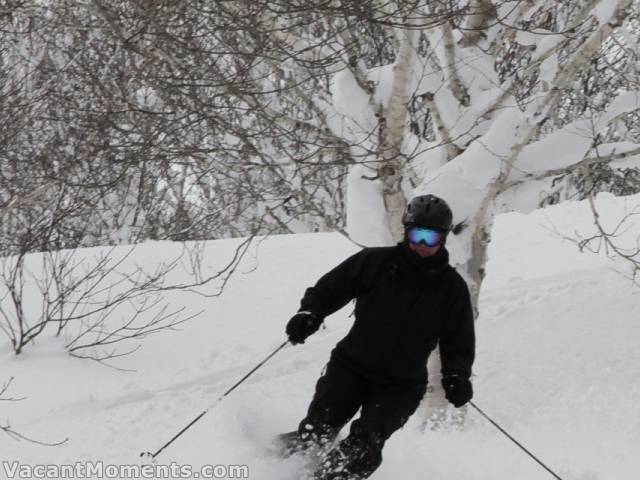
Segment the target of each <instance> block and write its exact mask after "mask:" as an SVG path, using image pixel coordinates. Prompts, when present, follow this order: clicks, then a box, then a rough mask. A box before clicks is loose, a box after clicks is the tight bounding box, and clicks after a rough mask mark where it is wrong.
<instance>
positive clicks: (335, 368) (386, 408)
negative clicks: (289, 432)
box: [298, 358, 426, 480]
mask: <svg viewBox="0 0 640 480" xmlns="http://www.w3.org/2000/svg"><path fill="white" fill-rule="evenodd" d="M425 391H426V384H423V385H419V384H418V385H407V384H392V383H380V382H376V381H372V380H370V379H368V378H367V377H364V376H362V375H360V374H359V373H357V372H355V371H354V370H353V369H351V368H350V367H349V366H347V365H344V364H343V363H341V362H340V361H339V360H337V359H335V358H332V359H331V360H330V361H329V363H328V364H327V366H326V370H325V372H324V374H323V375H322V376H321V377H320V378H319V379H318V382H317V383H316V389H315V394H314V396H313V400H312V401H311V404H310V405H309V410H308V412H307V416H306V417H305V418H304V420H302V422H300V425H299V427H298V433H299V435H300V436H301V438H302V439H303V440H305V441H313V442H314V443H320V444H321V443H325V442H326V441H331V440H333V439H334V438H335V436H336V435H337V434H338V432H339V431H340V429H341V428H342V427H343V426H344V425H346V424H347V422H349V420H351V418H352V417H353V416H354V415H355V414H356V413H357V412H358V410H360V409H361V412H360V416H359V418H357V419H356V420H354V421H353V422H352V423H351V426H350V431H349V435H348V436H347V438H345V439H344V440H342V441H341V442H340V443H338V444H337V445H336V446H335V447H334V448H333V449H332V450H331V451H329V452H328V453H327V454H326V455H325V457H324V459H323V461H322V463H321V464H320V467H319V469H318V471H317V472H316V476H315V478H316V479H318V480H330V479H342V478H350V479H351V478H358V479H360V478H367V477H368V476H370V475H371V474H372V473H373V472H374V471H375V470H376V469H377V468H378V467H379V466H380V464H381V463H382V447H383V445H384V443H385V441H386V440H387V439H388V438H389V437H390V436H391V435H392V434H393V432H395V431H396V430H398V429H399V428H400V427H402V426H403V425H404V424H405V422H406V421H407V420H408V419H409V417H410V416H411V415H412V414H413V413H414V412H415V411H416V408H417V407H418V405H419V403H420V401H421V399H422V397H423V396H424V393H425ZM337 472H341V473H337ZM341 475H343V476H341Z"/></svg>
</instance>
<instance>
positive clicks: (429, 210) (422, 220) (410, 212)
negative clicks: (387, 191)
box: [402, 195, 453, 231]
mask: <svg viewBox="0 0 640 480" xmlns="http://www.w3.org/2000/svg"><path fill="white" fill-rule="evenodd" d="M402 224H403V225H404V226H405V227H409V226H414V225H417V226H420V227H427V228H433V229H436V230H445V231H449V230H451V227H452V226H453V213H452V212H451V209H450V208H449V205H447V202H445V201H444V200H443V199H441V198H438V197H436V196H435V195H420V196H418V197H415V198H413V199H412V200H411V201H410V202H409V204H408V205H407V208H406V209H405V211H404V215H402Z"/></svg>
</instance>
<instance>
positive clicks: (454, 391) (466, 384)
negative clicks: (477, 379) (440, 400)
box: [442, 374, 473, 408]
mask: <svg viewBox="0 0 640 480" xmlns="http://www.w3.org/2000/svg"><path fill="white" fill-rule="evenodd" d="M442 388H444V394H445V397H446V398H447V400H449V402H451V403H452V404H453V406H454V407H456V408H460V407H461V406H463V405H464V404H465V403H467V402H468V401H469V400H471V399H472V398H473V387H472V386H471V381H470V380H469V379H468V378H466V377H463V376H461V375H457V374H451V375H444V376H443V377H442Z"/></svg>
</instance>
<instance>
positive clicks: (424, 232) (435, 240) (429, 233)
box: [408, 227, 444, 247]
mask: <svg viewBox="0 0 640 480" xmlns="http://www.w3.org/2000/svg"><path fill="white" fill-rule="evenodd" d="M408 237H409V241H410V242H411V243H413V244H416V245H417V244H418V243H420V242H422V243H424V244H425V245H426V246H427V247H435V246H436V245H440V243H442V239H443V237H444V235H443V233H442V232H441V231H440V230H432V229H430V228H420V227H413V228H410V229H409V232H408Z"/></svg>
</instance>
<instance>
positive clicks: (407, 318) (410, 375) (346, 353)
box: [300, 241, 475, 384]
mask: <svg viewBox="0 0 640 480" xmlns="http://www.w3.org/2000/svg"><path fill="white" fill-rule="evenodd" d="M352 299H355V300H356V305H355V321H354V323H353V326H352V327H351V330H350V331H349V333H348V334H347V336H346V337H344V338H343V339H342V340H340V342H338V344H337V345H336V347H335V348H334V349H333V351H332V354H331V357H332V359H335V360H336V361H340V362H344V363H346V364H347V365H349V366H351V367H352V368H353V369H354V370H356V371H358V372H359V373H361V374H362V375H364V376H366V377H369V378H371V379H373V380H376V381H383V382H393V383H412V384H425V383H426V382H427V358H428V357H429V354H430V353H431V352H432V351H433V349H434V348H435V347H436V345H437V344H438V342H439V344H440V354H441V360H442V373H443V374H454V373H455V374H458V375H462V376H464V377H470V376H471V366H472V364H473V360H474V356H475V333H474V325H473V311H472V307H471V301H470V296H469V289H468V287H467V284H466V282H465V281H464V279H463V278H462V277H461V276H460V274H459V273H458V272H456V270H455V269H454V268H453V267H452V266H450V265H449V253H448V252H447V250H446V249H445V248H444V247H441V248H440V250H438V252H437V253H436V254H435V255H434V256H432V257H425V258H422V257H420V256H419V255H418V254H417V253H415V252H413V251H412V250H411V249H410V248H409V247H408V245H407V244H406V241H405V242H400V243H398V245H396V246H395V247H375V248H365V249H363V250H361V251H360V252H358V253H356V254H355V255H352V256H351V257H349V258H348V259H347V260H345V261H344V262H342V263H341V264H340V265H338V266H337V267H336V268H334V269H333V270H331V271H330V272H328V273H327V274H325V275H324V276H322V277H321V278H320V280H318V282H317V283H316V285H315V286H313V287H310V288H307V290H306V292H305V294H304V297H303V298H302V301H301V302H300V305H301V306H300V310H307V311H310V312H313V313H314V314H316V315H317V316H318V318H320V319H324V317H326V316H327V315H330V314H332V313H333V312H335V311H337V310H339V309H340V308H342V307H343V306H344V305H346V304H347V303H348V302H349V301H350V300H352Z"/></svg>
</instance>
